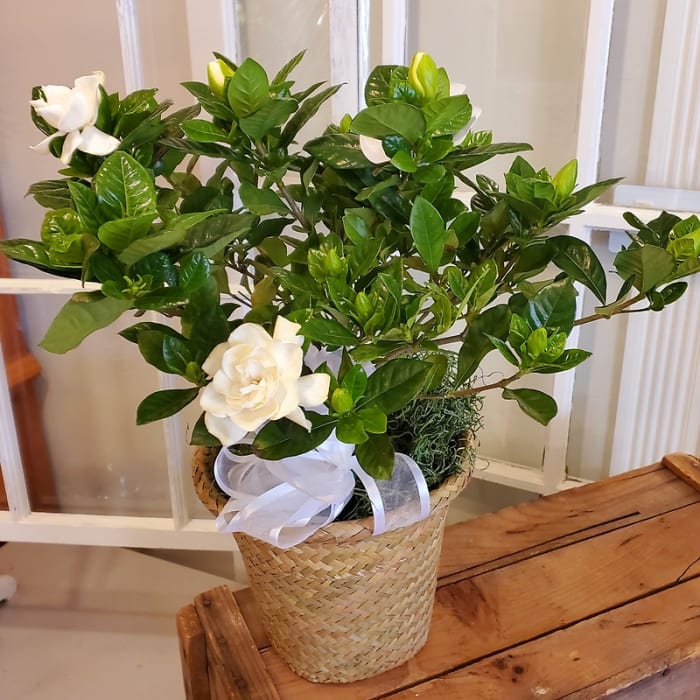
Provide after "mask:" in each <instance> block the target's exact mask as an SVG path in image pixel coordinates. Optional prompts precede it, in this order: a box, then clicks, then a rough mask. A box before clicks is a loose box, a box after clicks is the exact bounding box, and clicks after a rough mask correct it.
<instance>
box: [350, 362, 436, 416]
mask: <svg viewBox="0 0 700 700" xmlns="http://www.w3.org/2000/svg"><path fill="white" fill-rule="evenodd" d="M429 369H430V365H429V364H428V363H427V362H423V361H421V360H415V359H411V358H399V359H395V360H389V362H387V363H385V364H383V365H382V366H381V367H379V368H378V369H377V370H376V371H375V372H373V373H372V374H371V375H370V376H369V377H368V380H367V389H366V390H365V396H364V399H362V401H361V402H360V403H359V404H358V406H357V407H358V409H360V408H365V407H374V408H379V409H380V410H381V411H383V412H384V413H387V414H388V413H393V412H394V411H398V410H399V409H400V408H403V407H404V406H405V405H406V404H407V403H408V402H409V401H411V400H412V399H414V398H415V397H416V396H417V395H418V393H419V392H420V391H421V389H422V388H423V385H424V383H425V380H426V377H427V376H428V371H429Z"/></svg>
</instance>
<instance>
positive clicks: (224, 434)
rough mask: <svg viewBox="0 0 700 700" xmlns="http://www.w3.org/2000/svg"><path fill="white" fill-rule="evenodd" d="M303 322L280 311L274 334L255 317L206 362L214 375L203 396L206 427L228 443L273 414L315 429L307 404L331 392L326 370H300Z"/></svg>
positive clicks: (207, 367)
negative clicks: (255, 320)
mask: <svg viewBox="0 0 700 700" xmlns="http://www.w3.org/2000/svg"><path fill="white" fill-rule="evenodd" d="M300 328H301V326H300V325H299V324H298V323H292V322H291V321H288V320H287V319H285V318H282V317H281V316H279V317H278V318H277V322H276V323H275V330H274V332H273V335H272V336H270V334H269V333H267V331H265V330H264V329H263V328H262V327H261V326H259V325H257V324H255V323H244V324H242V325H241V326H239V327H238V328H236V330H235V331H233V333H231V335H230V336H229V338H228V340H227V341H226V342H225V343H220V344H219V345H217V346H216V347H215V348H214V349H213V350H212V352H211V354H210V355H209V357H208V358H207V359H206V360H205V362H204V363H203V364H202V369H204V371H205V372H206V373H207V374H208V375H209V376H210V377H212V381H211V383H210V384H208V385H207V386H206V387H205V388H204V391H203V392H202V395H201V397H200V400H199V403H200V405H201V407H202V409H203V410H204V412H205V413H204V422H205V425H206V426H207V430H208V431H209V432H210V433H211V434H212V435H214V436H215V437H217V438H218V439H219V440H220V441H221V443H222V444H223V445H234V444H236V443H238V442H240V441H241V440H242V439H243V438H244V437H245V436H246V434H247V433H249V432H251V431H255V430H257V429H258V428H260V427H261V426H262V425H263V423H265V422H267V421H268V420H278V419H279V418H288V419H289V420H291V421H294V422H295V423H297V424H298V425H301V426H303V427H304V428H306V429H307V430H310V429H311V423H310V422H309V421H308V419H307V418H306V416H305V415H304V412H303V411H302V410H301V407H303V408H312V407H314V406H319V405H321V404H322V403H323V402H324V401H325V400H326V398H327V397H328V389H329V386H330V377H329V376H328V375H327V374H321V373H319V374H309V375H306V376H304V377H302V376H301V370H302V366H303V361H304V357H303V351H302V349H301V345H302V342H303V338H302V337H301V336H299V335H297V332H298V331H299V329H300Z"/></svg>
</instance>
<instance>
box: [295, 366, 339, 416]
mask: <svg viewBox="0 0 700 700" xmlns="http://www.w3.org/2000/svg"><path fill="white" fill-rule="evenodd" d="M330 386H331V378H330V377H329V376H328V375H327V374H323V373H322V372H319V373H318V374H307V375H306V376H305V377H299V381H297V390H298V391H299V405H300V406H303V407H304V408H313V407H314V406H320V405H321V404H322V403H323V402H324V401H325V400H326V399H327V398H328V390H329V389H330Z"/></svg>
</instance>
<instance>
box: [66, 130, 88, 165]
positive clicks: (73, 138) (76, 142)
mask: <svg viewBox="0 0 700 700" xmlns="http://www.w3.org/2000/svg"><path fill="white" fill-rule="evenodd" d="M82 141H83V137H82V136H81V135H80V132H79V131H71V132H70V134H68V135H67V136H66V140H65V141H64V142H63V150H62V151H61V163H65V164H66V165H68V163H70V159H71V158H72V157H73V154H74V153H75V149H76V148H79V147H80V144H81V143H82Z"/></svg>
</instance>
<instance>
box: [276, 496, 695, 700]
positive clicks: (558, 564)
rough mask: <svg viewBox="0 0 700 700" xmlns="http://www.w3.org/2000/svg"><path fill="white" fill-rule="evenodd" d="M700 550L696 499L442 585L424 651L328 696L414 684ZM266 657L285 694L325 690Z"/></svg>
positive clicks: (643, 581)
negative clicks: (607, 530)
mask: <svg viewBox="0 0 700 700" xmlns="http://www.w3.org/2000/svg"><path fill="white" fill-rule="evenodd" d="M699 555H700V503H696V504H692V505H689V506H686V507H684V508H679V509H677V510H675V511H673V512H670V513H665V514H663V515H660V516H658V517H656V518H650V519H647V520H645V521H643V522H640V523H635V524H633V525H630V526H628V527H624V528H621V529H619V530H615V531H613V532H609V533H605V534H603V535H600V536H598V537H594V538H592V539H589V540H587V541H583V542H578V543H576V544H573V545H570V546H568V547H564V548H560V549H555V550H552V551H550V552H548V553H546V554H542V555H538V556H533V557H530V558H528V559H525V560H523V561H519V562H516V563H514V564H511V565H510V566H508V567H504V568H497V569H494V570H492V571H488V572H486V573H483V574H479V575H477V576H473V577H471V578H469V579H465V580H463V581H460V582H457V583H453V584H451V585H447V586H444V587H442V588H440V589H439V590H438V592H437V596H436V604H435V609H434V614H433V624H432V627H431V632H430V636H429V638H428V642H427V644H426V646H425V647H424V648H423V650H422V651H420V652H419V653H418V655H417V656H416V657H415V658H414V659H412V660H410V661H408V662H407V663H406V664H404V665H403V666H401V667H400V668H397V669H394V670H392V671H388V672H386V673H384V674H381V675H380V676H376V677H375V678H372V679H368V680H366V681H360V682H358V683H354V684H352V686H351V687H349V686H342V685H338V686H333V698H334V700H362V699H363V698H375V697H376V696H378V695H381V694H383V693H389V692H394V691H396V690H398V689H401V688H405V687H410V686H412V685H415V684H416V683H418V682H421V681H423V680H425V679H427V678H431V677H436V676H439V675H440V674H442V673H444V672H445V671H446V670H447V669H450V668H456V667H459V666H463V665H465V664H468V663H471V662H473V661H475V660H477V659H480V658H483V657H485V656H489V655H491V654H493V653H494V652H496V651H498V650H501V649H508V648H510V647H512V646H515V645H517V644H521V643H524V642H526V641H528V640H531V639H534V638H537V637H539V636H542V635H545V634H549V633H550V632H552V631H553V630H556V629H560V628H563V627H566V626H569V625H572V624H575V623H577V622H579V621H581V620H584V619H586V618H588V617H591V616H593V615H597V614H599V613H600V612H601V611H604V610H609V609H612V608H615V607H617V606H620V605H624V604H626V603H628V602H629V601H632V600H635V599H637V598H639V597H641V596H645V595H649V594H650V593H653V592H654V591H658V590H661V589H663V588H665V587H667V586H670V585H674V584H675V583H676V582H677V581H680V580H686V579H689V578H692V577H697V576H700V557H699ZM262 656H263V659H264V660H265V663H266V665H267V667H268V669H269V670H270V672H271V675H272V676H273V677H274V678H275V680H276V683H277V687H278V690H279V692H280V696H281V697H282V698H283V700H301V699H302V698H303V700H323V698H327V697H328V695H327V693H328V689H327V688H324V687H323V686H320V687H319V686H316V685H314V684H312V683H308V682H306V681H304V680H302V679H301V678H299V677H297V676H296V675H294V674H293V673H292V671H290V670H289V669H288V668H287V667H286V665H285V664H284V663H283V662H282V661H281V660H280V659H279V657H277V655H276V654H274V652H273V651H272V650H266V651H264V652H263V654H262ZM453 697H459V696H453ZM476 697H478V696H476Z"/></svg>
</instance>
